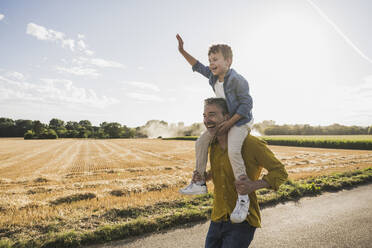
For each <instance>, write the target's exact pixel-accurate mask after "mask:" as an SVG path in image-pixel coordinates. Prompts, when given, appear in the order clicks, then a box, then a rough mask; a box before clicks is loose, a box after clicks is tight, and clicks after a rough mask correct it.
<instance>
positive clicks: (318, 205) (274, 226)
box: [90, 184, 372, 248]
mask: <svg viewBox="0 0 372 248" xmlns="http://www.w3.org/2000/svg"><path fill="white" fill-rule="evenodd" d="M371 192H372V184H370V185H367V186H361V187H358V188H355V189H353V190H346V191H341V192H339V193H325V194H323V195H321V196H318V197H311V198H303V199H301V200H300V201H299V202H297V203H293V202H290V203H286V204H283V205H278V206H276V207H273V208H267V209H264V210H262V220H263V222H262V226H263V227H262V228H260V229H257V231H256V234H255V237H254V240H253V242H252V244H251V247H255V248H259V247H275V248H281V247H283V248H284V247H293V248H297V247H302V248H308V247H355V248H357V247H361V248H362V247H363V248H364V247H371V246H370V244H371V242H372V235H371V230H372V194H371ZM208 227H209V222H206V223H202V224H197V225H195V226H193V227H188V228H179V229H175V230H171V231H168V232H165V233H160V234H154V235H150V236H147V237H142V238H137V239H131V240H125V241H118V242H113V243H111V244H106V245H95V246H90V248H121V247H126V248H147V247H152V248H156V247H159V248H160V247H161V248H166V247H172V248H173V247H177V248H186V247H204V240H205V236H206V233H207V230H208Z"/></svg>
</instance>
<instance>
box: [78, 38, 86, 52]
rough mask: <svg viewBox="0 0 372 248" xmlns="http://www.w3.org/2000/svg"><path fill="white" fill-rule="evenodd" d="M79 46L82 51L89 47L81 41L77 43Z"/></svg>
mask: <svg viewBox="0 0 372 248" xmlns="http://www.w3.org/2000/svg"><path fill="white" fill-rule="evenodd" d="M77 44H78V46H79V48H80V50H85V49H86V47H87V46H86V45H85V42H84V41H82V40H79V41H78V42H77Z"/></svg>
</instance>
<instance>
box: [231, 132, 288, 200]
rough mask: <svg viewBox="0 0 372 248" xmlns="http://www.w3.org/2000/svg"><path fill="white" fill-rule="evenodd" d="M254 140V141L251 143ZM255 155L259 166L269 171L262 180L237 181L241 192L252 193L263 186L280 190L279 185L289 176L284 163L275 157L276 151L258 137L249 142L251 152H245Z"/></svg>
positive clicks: (243, 179)
mask: <svg viewBox="0 0 372 248" xmlns="http://www.w3.org/2000/svg"><path fill="white" fill-rule="evenodd" d="M251 142H252V143H251ZM245 155H248V156H254V160H255V161H257V164H258V165H259V166H262V167H263V168H265V169H266V170H267V171H268V174H267V175H264V176H263V177H262V179H261V180H256V181H250V180H246V179H247V178H241V179H240V180H237V181H236V187H237V191H238V193H240V194H244V193H248V194H249V193H251V192H253V191H255V190H258V189H261V188H269V189H273V190H278V189H279V186H280V185H281V184H282V183H284V182H285V181H286V180H287V178H288V173H287V171H286V169H285V167H284V165H283V164H282V163H281V162H280V161H279V160H278V159H277V158H276V157H275V155H274V153H273V152H272V151H271V150H270V149H269V148H268V147H267V145H266V143H265V142H264V141H262V140H259V139H257V138H254V139H252V140H251V141H250V142H249V153H245V154H243V157H244V156H245Z"/></svg>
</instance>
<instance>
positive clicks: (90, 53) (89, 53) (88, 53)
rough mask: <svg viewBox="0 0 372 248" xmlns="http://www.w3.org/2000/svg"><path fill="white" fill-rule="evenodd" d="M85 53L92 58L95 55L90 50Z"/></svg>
mask: <svg viewBox="0 0 372 248" xmlns="http://www.w3.org/2000/svg"><path fill="white" fill-rule="evenodd" d="M84 52H85V54H86V55H88V56H92V55H93V54H94V52H93V51H92V50H89V49H86V50H85V51H84Z"/></svg>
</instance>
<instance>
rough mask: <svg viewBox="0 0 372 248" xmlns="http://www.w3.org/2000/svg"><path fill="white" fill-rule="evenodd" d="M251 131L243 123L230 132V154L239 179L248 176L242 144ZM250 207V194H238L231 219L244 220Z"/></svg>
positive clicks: (235, 174)
mask: <svg viewBox="0 0 372 248" xmlns="http://www.w3.org/2000/svg"><path fill="white" fill-rule="evenodd" d="M249 132H250V128H249V126H247V125H242V126H239V127H237V126H233V127H232V128H231V129H230V130H229V133H228V141H227V143H228V146H227V147H228V154H229V159H230V163H231V167H232V169H233V172H234V176H235V179H239V178H240V177H241V176H247V173H246V166H245V164H244V160H243V156H242V146H243V142H244V140H245V138H246V137H247V135H248V134H249ZM248 209H249V197H248V195H238V199H237V201H236V206H235V209H234V211H233V212H232V213H231V215H230V219H231V221H232V222H234V223H241V222H243V221H244V220H245V219H246V218H247V215H248Z"/></svg>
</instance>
